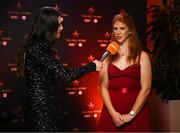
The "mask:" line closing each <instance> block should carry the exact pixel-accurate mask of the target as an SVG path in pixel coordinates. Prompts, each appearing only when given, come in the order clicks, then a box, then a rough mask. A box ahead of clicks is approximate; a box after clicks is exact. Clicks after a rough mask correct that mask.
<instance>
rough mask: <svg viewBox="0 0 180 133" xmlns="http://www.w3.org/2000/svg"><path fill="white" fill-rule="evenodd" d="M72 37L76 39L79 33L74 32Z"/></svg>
mask: <svg viewBox="0 0 180 133" xmlns="http://www.w3.org/2000/svg"><path fill="white" fill-rule="evenodd" d="M72 36H73V38H78V36H79V33H78V32H77V31H76V30H75V31H74V32H73V33H72Z"/></svg>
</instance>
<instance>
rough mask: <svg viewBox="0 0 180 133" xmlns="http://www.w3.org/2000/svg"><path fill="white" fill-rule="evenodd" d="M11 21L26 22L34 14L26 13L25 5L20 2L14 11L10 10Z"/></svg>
mask: <svg viewBox="0 0 180 133" xmlns="http://www.w3.org/2000/svg"><path fill="white" fill-rule="evenodd" d="M8 14H9V15H10V19H11V20H26V19H27V18H28V17H29V16H30V15H31V14H32V13H31V12H28V11H25V10H24V9H23V5H22V4H21V3H20V2H17V3H16V4H15V6H14V8H13V10H8Z"/></svg>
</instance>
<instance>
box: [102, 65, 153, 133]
mask: <svg viewBox="0 0 180 133" xmlns="http://www.w3.org/2000/svg"><path fill="white" fill-rule="evenodd" d="M108 76H109V83H110V84H109V89H108V90H109V94H110V98H111V101H112V104H113V106H114V108H115V110H116V111H118V112H119V113H121V114H126V113H128V112H130V110H131V109H132V107H133V105H134V103H135V100H136V97H137V96H138V94H139V92H140V89H141V86H140V65H139V64H134V65H130V66H128V67H127V68H125V69H123V70H121V69H119V68H118V67H116V66H115V65H113V64H110V65H109V68H108ZM99 131H104V132H107V131H108V132H135V131H136V132H140V131H141V132H142V131H143V132H148V131H151V126H150V118H149V113H148V107H147V104H145V105H144V106H143V108H142V109H141V111H140V112H139V113H138V114H137V116H136V117H135V118H134V119H133V120H132V121H131V122H129V123H126V124H125V125H123V126H121V127H116V126H115V125H114V124H113V121H112V118H111V116H110V115H109V113H108V111H107V109H106V107H105V105H103V109H102V112H101V117H100V121H99Z"/></svg>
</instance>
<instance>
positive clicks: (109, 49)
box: [100, 42, 119, 62]
mask: <svg viewBox="0 0 180 133" xmlns="http://www.w3.org/2000/svg"><path fill="white" fill-rule="evenodd" d="M118 49H119V45H118V44H117V43H116V42H111V43H110V44H109V45H108V46H107V49H106V52H105V53H104V54H103V55H102V57H101V59H100V61H101V62H102V61H103V60H104V59H105V58H106V57H107V56H108V55H110V54H111V55H115V54H116V53H117V52H118Z"/></svg>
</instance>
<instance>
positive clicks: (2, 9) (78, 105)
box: [0, 0, 146, 131]
mask: <svg viewBox="0 0 180 133" xmlns="http://www.w3.org/2000/svg"><path fill="white" fill-rule="evenodd" d="M43 6H53V7H56V8H58V9H59V10H60V11H61V12H62V14H63V17H64V21H63V28H64V29H63V31H62V35H61V39H60V40H59V42H58V49H59V51H60V60H61V61H62V62H63V64H64V65H65V66H71V67H76V66H82V65H85V64H86V63H88V62H90V61H92V60H94V59H100V58H101V56H102V54H103V53H104V52H105V50H106V47H107V45H108V44H109V43H110V38H111V30H112V27H111V21H112V18H113V16H114V15H115V14H117V13H119V11H120V10H121V9H124V10H126V11H127V12H128V13H129V14H131V16H133V19H134V20H135V23H136V25H137V30H138V34H139V36H140V39H141V42H142V44H143V47H144V48H146V1H144V0H138V1H133V0H84V1H82V0H36V1H34V0H31V1H30V0H29V1H28V0H19V1H18V0H1V2H0V13H1V16H0V122H1V123H0V130H1V131H21V130H23V129H21V124H22V123H23V104H24V101H25V100H24V99H25V94H24V93H25V89H26V84H25V81H24V79H23V78H18V77H17V76H16V70H17V68H16V65H15V57H16V53H17V51H18V49H19V48H20V47H21V45H22V42H23V37H24V35H25V34H26V33H27V30H28V25H29V24H30V22H31V20H32V16H33V15H34V13H35V12H36V11H37V10H38V9H39V8H41V7H43ZM98 84H99V79H98V72H92V73H90V74H88V75H86V76H84V77H82V78H80V79H78V80H75V81H73V82H72V83H69V84H64V85H63V86H62V85H61V87H60V88H62V87H63V88H64V89H63V90H59V91H61V93H63V99H64V101H63V103H64V118H65V120H64V125H65V130H66V131H96V129H97V124H98V120H99V116H100V113H101V108H102V100H101V96H100V94H99V92H98V87H99V86H98Z"/></svg>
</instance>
